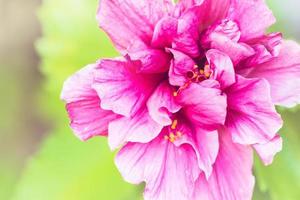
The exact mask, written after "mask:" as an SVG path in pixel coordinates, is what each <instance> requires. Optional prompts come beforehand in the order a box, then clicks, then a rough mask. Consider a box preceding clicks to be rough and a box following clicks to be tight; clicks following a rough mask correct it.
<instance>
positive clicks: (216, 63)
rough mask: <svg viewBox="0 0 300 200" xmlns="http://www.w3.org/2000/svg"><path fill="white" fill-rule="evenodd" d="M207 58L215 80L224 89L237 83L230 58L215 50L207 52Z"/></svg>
mask: <svg viewBox="0 0 300 200" xmlns="http://www.w3.org/2000/svg"><path fill="white" fill-rule="evenodd" d="M206 58H207V61H208V63H209V64H210V68H211V69H212V70H213V74H212V76H213V78H214V79H215V80H217V81H218V82H219V83H220V84H221V87H222V89H224V88H226V87H229V86H231V85H232V84H234V83H235V72H234V68H233V64H232V62H231V60H230V58H229V57H228V56H227V55H226V54H224V53H222V52H220V51H218V50H215V49H211V50H209V51H207V52H206Z"/></svg>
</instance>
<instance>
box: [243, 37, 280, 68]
mask: <svg viewBox="0 0 300 200" xmlns="http://www.w3.org/2000/svg"><path fill="white" fill-rule="evenodd" d="M248 44H250V45H251V46H252V47H253V49H254V50H255V55H254V56H252V57H251V58H249V59H247V61H246V62H245V63H244V64H243V67H247V66H249V67H251V66H255V65H258V64H262V63H265V62H268V61H270V60H272V59H273V58H275V57H277V56H278V55H279V53H280V50H281V47H282V34H281V33H271V34H269V35H265V36H262V37H261V38H256V39H254V40H253V41H251V42H248Z"/></svg>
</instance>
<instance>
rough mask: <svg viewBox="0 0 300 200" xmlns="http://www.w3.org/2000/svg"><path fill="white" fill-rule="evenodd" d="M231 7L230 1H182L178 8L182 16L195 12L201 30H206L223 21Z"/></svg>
mask: <svg viewBox="0 0 300 200" xmlns="http://www.w3.org/2000/svg"><path fill="white" fill-rule="evenodd" d="M229 6H230V0H181V1H180V2H179V4H178V6H177V7H179V9H180V11H181V13H183V14H182V15H184V13H187V12H189V11H193V12H195V14H196V15H197V18H198V20H197V23H198V25H200V26H199V27H200V30H204V29H205V28H207V27H208V26H210V25H211V24H213V23H215V22H217V21H219V20H221V19H223V18H224V17H225V16H226V14H227V13H228V9H229ZM177 9H178V8H177ZM195 19H196V18H195Z"/></svg>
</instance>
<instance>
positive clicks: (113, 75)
mask: <svg viewBox="0 0 300 200" xmlns="http://www.w3.org/2000/svg"><path fill="white" fill-rule="evenodd" d="M137 69H138V67H137V66H136V63H134V62H131V61H123V60H117V59H115V60H111V59H105V60H101V61H100V62H99V63H98V66H97V70H96V71H95V80H94V84H93V88H94V89H95V90H96V91H97V93H98V95H99V97H100V98H101V107H102V108H103V109H106V110H112V111H113V112H114V113H117V114H120V115H123V116H126V117H131V116H134V115H135V114H136V113H137V112H138V111H139V110H140V109H142V107H143V106H145V103H146V101H147V100H148V98H149V96H150V94H151V93H152V92H153V90H154V89H155V88H156V86H157V84H158V82H159V80H160V78H161V77H160V76H155V75H148V74H142V73H137Z"/></svg>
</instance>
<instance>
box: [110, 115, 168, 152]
mask: <svg viewBox="0 0 300 200" xmlns="http://www.w3.org/2000/svg"><path fill="white" fill-rule="evenodd" d="M162 128H163V126H162V125H160V124H158V123H157V122H155V121H154V120H153V119H152V118H151V117H150V115H149V113H148V111H147V109H144V110H143V111H140V112H139V113H137V114H136V115H135V116H134V117H130V118H127V117H122V118H119V119H116V120H114V121H112V122H111V123H110V124H109V128H108V133H109V135H108V143H109V146H110V148H111V149H112V150H114V149H116V148H118V147H120V146H122V145H123V144H124V143H125V142H141V143H147V142H150V141H151V140H152V139H154V138H155V137H156V136H158V134H159V133H160V132H161V130H162Z"/></svg>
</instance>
